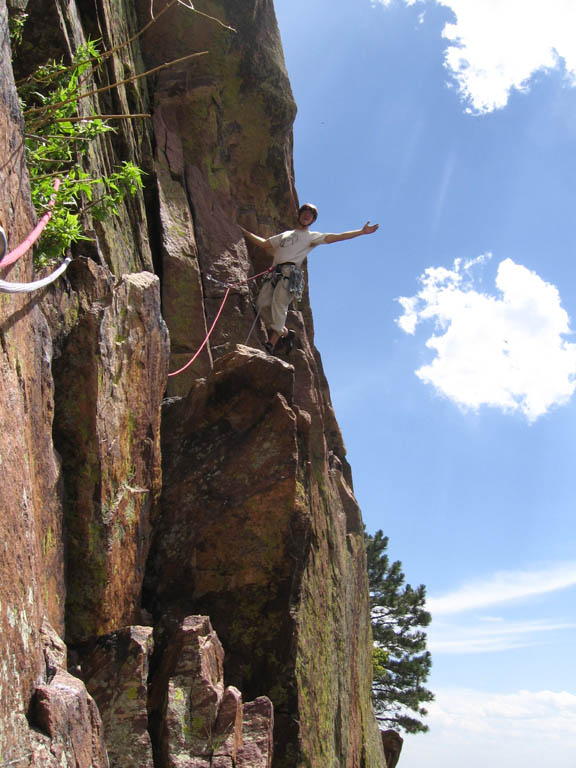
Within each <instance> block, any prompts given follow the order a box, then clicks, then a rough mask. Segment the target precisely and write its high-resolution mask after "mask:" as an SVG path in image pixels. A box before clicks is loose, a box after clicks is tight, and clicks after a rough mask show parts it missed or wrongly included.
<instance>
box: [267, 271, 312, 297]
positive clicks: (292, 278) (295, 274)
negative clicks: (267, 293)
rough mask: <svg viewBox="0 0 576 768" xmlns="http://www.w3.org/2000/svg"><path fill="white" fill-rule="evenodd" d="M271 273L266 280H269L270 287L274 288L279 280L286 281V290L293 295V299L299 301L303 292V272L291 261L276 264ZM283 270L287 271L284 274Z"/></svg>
mask: <svg viewBox="0 0 576 768" xmlns="http://www.w3.org/2000/svg"><path fill="white" fill-rule="evenodd" d="M273 270H274V271H273V272H272V274H271V275H269V276H268V277H267V278H266V280H271V282H272V287H273V288H276V286H277V285H278V283H279V282H280V280H288V286H287V287H288V290H289V291H290V293H293V294H294V299H295V300H296V301H300V299H301V298H302V294H303V292H304V272H303V271H302V270H301V269H300V267H297V266H296V264H294V262H293V261H285V262H284V263H282V264H276V266H275V267H274V268H273ZM285 270H289V271H288V274H286V272H285Z"/></svg>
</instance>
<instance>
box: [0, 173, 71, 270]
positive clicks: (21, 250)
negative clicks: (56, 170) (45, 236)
mask: <svg viewBox="0 0 576 768" xmlns="http://www.w3.org/2000/svg"><path fill="white" fill-rule="evenodd" d="M59 189H60V179H56V180H55V181H54V194H53V195H52V197H51V198H50V200H49V202H48V207H49V209H50V210H49V211H47V212H46V213H45V214H44V216H42V218H41V219H40V221H39V222H38V224H36V226H35V227H34V229H33V230H32V232H30V234H29V235H28V237H27V238H26V239H25V240H23V241H22V242H21V243H20V245H18V246H17V247H16V248H14V250H13V251H10V252H9V253H7V254H6V256H4V258H3V259H2V261H0V268H2V267H8V266H9V265H10V264H14V262H15V261H18V259H19V258H20V257H21V256H24V254H25V253H26V252H27V251H29V250H30V248H32V246H33V245H34V243H35V242H36V240H38V238H39V237H40V235H41V234H42V232H43V231H44V227H45V226H46V224H48V222H49V221H50V217H51V216H52V208H53V207H54V200H55V199H56V193H57V192H58V190H59Z"/></svg>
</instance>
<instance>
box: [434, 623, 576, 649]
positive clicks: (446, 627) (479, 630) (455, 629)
mask: <svg viewBox="0 0 576 768" xmlns="http://www.w3.org/2000/svg"><path fill="white" fill-rule="evenodd" d="M573 629H576V624H575V623H574V622H566V621H550V620H545V619H534V620H530V621H506V620H504V619H502V618H498V619H491V620H490V621H487V620H486V617H483V616H480V617H474V618H473V619H472V620H471V621H470V622H469V623H467V624H466V625H462V624H454V623H449V622H446V621H433V622H432V624H431V625H430V628H429V629H428V630H427V631H426V635H427V643H426V645H427V648H428V650H429V651H431V652H432V653H433V654H434V656H436V655H437V654H451V655H454V654H458V655H462V654H471V653H474V654H476V653H498V652H500V651H509V650H513V649H515V648H526V647H528V646H533V645H536V644H538V645H540V644H542V643H546V641H547V640H548V639H549V638H550V637H551V636H552V635H553V634H554V633H556V632H564V631H566V630H573Z"/></svg>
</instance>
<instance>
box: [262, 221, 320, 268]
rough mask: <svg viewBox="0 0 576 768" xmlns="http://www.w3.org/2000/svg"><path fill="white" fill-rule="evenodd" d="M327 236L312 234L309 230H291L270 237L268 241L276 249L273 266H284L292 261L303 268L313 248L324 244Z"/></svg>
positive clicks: (317, 233)
mask: <svg viewBox="0 0 576 768" xmlns="http://www.w3.org/2000/svg"><path fill="white" fill-rule="evenodd" d="M325 237H326V235H325V234H323V233H322V232H310V231H309V230H307V229H289V230H288V231H287V232H281V233H280V234H279V235H274V236H273V237H269V238H268V241H269V242H270V243H272V247H273V248H274V261H273V264H274V265H276V264H284V262H285V261H291V262H292V263H293V264H296V266H297V267H300V266H302V263H303V262H304V260H305V258H306V256H308V254H309V253H310V251H311V250H312V248H314V246H316V245H320V244H321V243H323V242H324V238H325Z"/></svg>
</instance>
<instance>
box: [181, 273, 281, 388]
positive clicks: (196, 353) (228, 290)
mask: <svg viewBox="0 0 576 768" xmlns="http://www.w3.org/2000/svg"><path fill="white" fill-rule="evenodd" d="M273 269H275V267H269V268H268V269H265V270H264V271H263V272H259V273H258V274H257V275H252V276H251V277H247V278H246V280H243V281H242V282H240V283H233V284H230V285H228V284H226V283H222V282H220V281H219V280H216V279H215V278H213V277H211V276H208V279H209V280H210V281H211V282H213V283H216V284H219V285H220V286H221V287H225V288H226V293H225V294H224V298H223V299H222V303H221V304H220V309H219V310H218V312H217V314H216V317H215V318H214V322H213V323H212V325H211V326H210V330H209V331H208V333H207V334H206V337H205V339H204V341H203V342H202V344H201V345H200V346H199V347H198V349H197V350H196V352H195V353H194V355H193V356H192V357H191V358H190V360H188V362H187V363H186V365H183V366H182V368H179V369H178V370H177V371H172V373H169V374H168V376H177V375H178V374H179V373H183V371H185V370H186V369H187V368H189V367H190V366H191V365H192V363H193V362H194V361H195V360H196V358H197V357H198V355H199V354H200V352H202V350H203V349H204V347H205V346H206V344H208V340H209V339H210V336H211V335H212V331H213V330H214V328H215V327H216V323H217V322H218V320H219V319H220V315H221V314H222V310H223V309H224V305H225V304H226V301H227V299H228V296H229V295H230V291H231V290H232V288H239V287H240V285H242V283H248V282H250V280H256V278H257V277H262V275H267V274H268V273H269V272H271V271H272V270H273ZM256 319H258V316H256ZM254 325H256V321H254ZM253 327H254V326H252V328H253ZM251 334H252V329H250V333H249V334H248V338H250V335H251Z"/></svg>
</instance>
